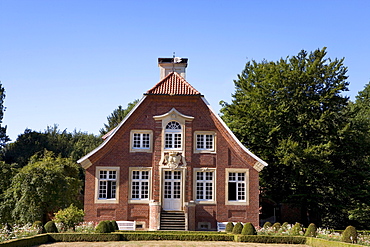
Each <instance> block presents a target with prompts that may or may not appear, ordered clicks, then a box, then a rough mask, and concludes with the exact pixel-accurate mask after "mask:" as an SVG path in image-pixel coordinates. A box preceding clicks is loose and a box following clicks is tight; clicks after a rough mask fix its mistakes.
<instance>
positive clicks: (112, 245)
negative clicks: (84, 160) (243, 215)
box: [37, 241, 309, 247]
mask: <svg viewBox="0 0 370 247" xmlns="http://www.w3.org/2000/svg"><path fill="white" fill-rule="evenodd" d="M37 246H39V247H47V246H50V247H74V246H76V247H83V246H89V247H90V246H92V247H105V246H108V247H126V246H127V247H137V246H140V247H144V246H145V247H183V246H185V247H201V246H207V247H211V246H212V247H213V246H215V247H235V246H246V247H247V246H248V247H309V246H308V245H302V244H257V243H237V242H223V241H202V242H197V241H128V242H73V243H66V242H63V243H51V244H42V245H37Z"/></svg>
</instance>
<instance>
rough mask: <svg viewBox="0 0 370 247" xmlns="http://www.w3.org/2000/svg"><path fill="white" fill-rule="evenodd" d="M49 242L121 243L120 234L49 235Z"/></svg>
mask: <svg viewBox="0 0 370 247" xmlns="http://www.w3.org/2000/svg"><path fill="white" fill-rule="evenodd" d="M48 235H49V241H50V242H107V241H121V240H122V238H121V235H120V234H114V233H49V234H48Z"/></svg>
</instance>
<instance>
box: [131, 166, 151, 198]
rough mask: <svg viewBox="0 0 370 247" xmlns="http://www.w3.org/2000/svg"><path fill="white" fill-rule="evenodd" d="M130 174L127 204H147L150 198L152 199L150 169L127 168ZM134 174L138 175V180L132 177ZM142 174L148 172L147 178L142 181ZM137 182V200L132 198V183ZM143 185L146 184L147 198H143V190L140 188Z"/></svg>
mask: <svg viewBox="0 0 370 247" xmlns="http://www.w3.org/2000/svg"><path fill="white" fill-rule="evenodd" d="M129 172H130V175H129V176H130V184H129V197H130V198H129V203H143V204H149V202H150V200H151V198H152V189H151V188H152V169H151V168H150V167H130V168H129ZM134 172H135V173H136V172H138V173H139V178H135V177H134ZM143 172H148V177H147V178H145V179H143V178H142V174H143ZM134 182H138V183H139V185H138V186H139V194H138V195H139V198H133V193H132V192H133V183H134ZM143 183H147V186H148V190H147V191H148V194H147V198H145V197H144V198H143V194H142V192H143V190H142V186H143Z"/></svg>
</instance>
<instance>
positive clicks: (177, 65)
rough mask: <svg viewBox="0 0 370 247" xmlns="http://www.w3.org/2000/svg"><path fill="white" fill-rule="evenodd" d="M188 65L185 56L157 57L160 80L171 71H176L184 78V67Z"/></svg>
mask: <svg viewBox="0 0 370 247" xmlns="http://www.w3.org/2000/svg"><path fill="white" fill-rule="evenodd" d="M187 66H188V59H187V58H180V57H172V58H158V67H159V72H160V75H159V77H160V80H162V79H163V78H165V77H166V76H167V75H168V74H169V73H171V72H177V73H178V74H179V75H180V76H181V77H183V78H184V79H185V69H186V67H187Z"/></svg>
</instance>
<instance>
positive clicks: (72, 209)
mask: <svg viewBox="0 0 370 247" xmlns="http://www.w3.org/2000/svg"><path fill="white" fill-rule="evenodd" d="M84 216H85V213H84V211H83V210H82V209H79V208H78V207H76V206H74V205H73V204H71V205H70V206H69V207H68V208H65V209H61V210H59V211H58V212H57V213H56V214H55V222H57V223H61V224H62V228H63V229H64V230H68V229H72V230H73V231H74V230H75V227H76V225H77V224H79V223H81V222H82V221H83V220H84Z"/></svg>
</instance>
